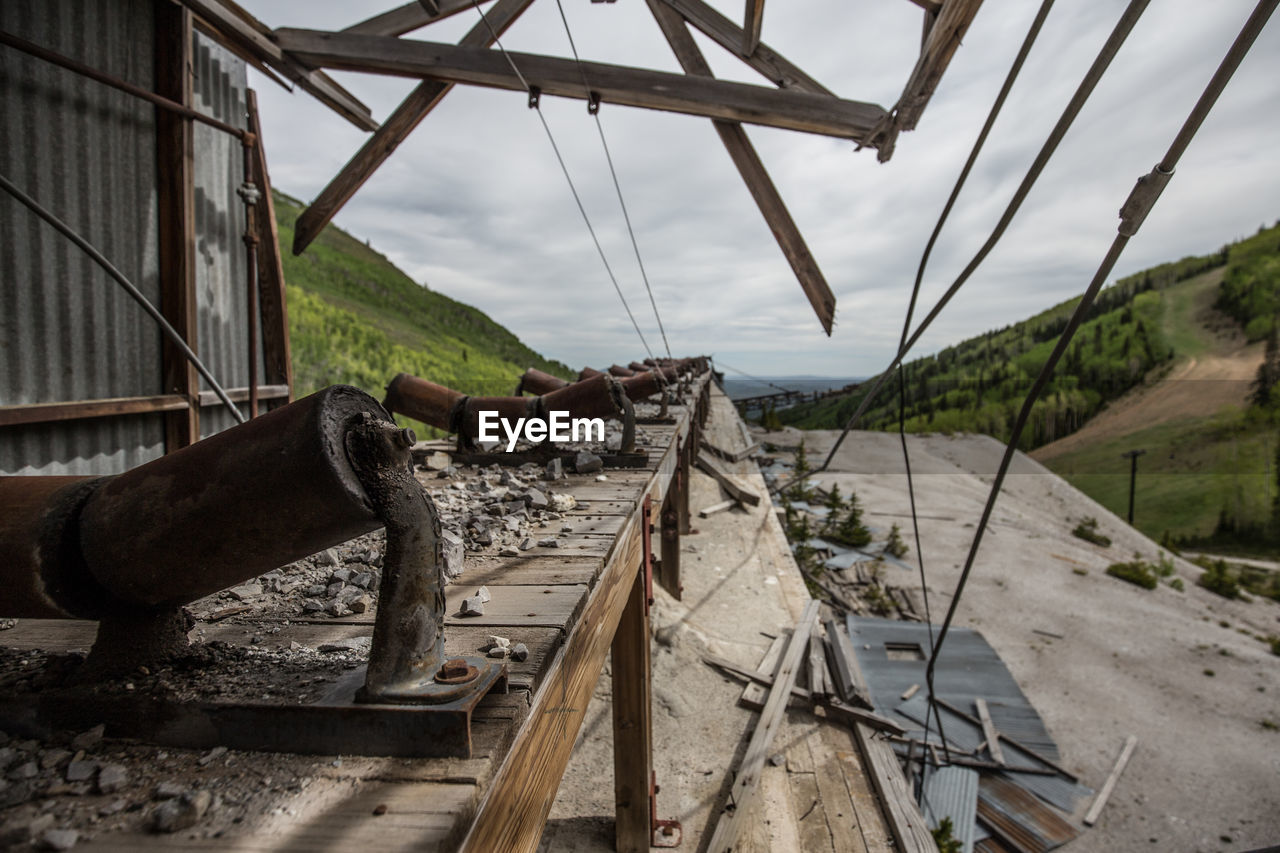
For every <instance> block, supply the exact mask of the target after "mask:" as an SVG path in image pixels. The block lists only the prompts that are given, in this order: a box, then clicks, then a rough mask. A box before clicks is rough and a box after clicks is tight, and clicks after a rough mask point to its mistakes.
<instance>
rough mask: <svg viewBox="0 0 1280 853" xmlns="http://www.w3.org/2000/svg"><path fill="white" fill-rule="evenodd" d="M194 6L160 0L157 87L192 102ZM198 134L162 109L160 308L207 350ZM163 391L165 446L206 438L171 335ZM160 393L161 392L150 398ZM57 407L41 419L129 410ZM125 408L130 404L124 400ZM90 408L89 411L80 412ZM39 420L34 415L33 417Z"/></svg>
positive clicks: (163, 344) (194, 387)
mask: <svg viewBox="0 0 1280 853" xmlns="http://www.w3.org/2000/svg"><path fill="white" fill-rule="evenodd" d="M191 26H192V19H191V13H190V12H189V11H187V10H186V9H184V8H182V7H181V6H175V5H174V4H172V3H156V4H155V90H156V94H158V95H163V96H164V97H166V98H169V99H170V100H172V101H177V102H178V103H179V104H182V105H183V106H185V107H190V106H191V68H192V66H193V64H194V60H193V59H192V53H191V51H192V45H191V39H192V36H191ZM194 150H195V149H194V136H193V131H192V126H191V122H190V121H188V120H187V119H185V118H183V117H181V116H179V115H176V114H175V113H172V112H170V111H169V110H165V109H159V108H157V109H156V167H157V168H156V188H157V191H156V195H157V207H158V214H159V215H158V216H157V217H156V223H157V247H158V251H159V256H160V257H159V264H160V270H159V272H160V312H161V313H162V314H163V315H164V318H165V319H166V320H168V321H169V324H170V325H171V326H173V328H174V331H176V332H177V333H178V335H180V336H181V337H182V339H183V340H184V341H186V343H187V345H188V346H189V347H191V349H192V350H193V351H195V352H199V351H200V350H199V347H198V344H197V340H196V332H197V329H198V328H199V326H198V324H197V319H196V267H195V264H196V239H195V195H194V192H195V191H194V186H195V184H194V175H195V171H194V166H193V158H194ZM160 365H161V366H160V370H161V382H162V387H161V390H162V391H163V392H164V394H165V395H166V396H170V397H171V398H172V397H176V399H178V400H181V401H182V405H181V406H177V407H175V406H172V405H169V406H168V407H167V408H164V409H150V410H149V411H165V412H168V414H167V415H166V416H165V428H164V446H165V451H166V452H169V453H171V452H173V451H175V450H178V449H180V448H183V447H186V446H188V445H191V444H195V443H196V442H197V441H199V440H200V409H199V407H198V406H197V405H196V394H197V393H198V392H199V390H200V376H199V374H198V373H197V372H196V369H195V367H194V366H192V364H191V362H189V361H188V360H187V358H186V356H184V355H183V353H182V351H181V350H179V349H178V348H177V347H175V346H174V345H173V344H172V343H171V342H170V341H169V339H168V338H165V337H163V336H161V341H160ZM144 399H151V400H154V399H155V398H144ZM76 405H77V404H74V403H73V404H71V405H70V407H68V408H62V409H58V410H56V413H55V411H54V410H51V409H48V408H46V409H45V411H44V413H43V414H44V416H43V417H41V418H40V419H41V420H69V419H75V418H79V417H101V416H104V415H112V414H126V413H127V412H126V411H124V410H121V411H111V409H112V408H113V407H112V406H110V405H108V406H106V407H105V408H104V407H103V406H101V405H97V406H95V405H93V404H92V403H91V404H90V405H88V406H84V407H81V408H79V409H77V408H76ZM120 405H121V406H123V408H124V409H128V408H129V406H130V405H140V404H137V403H135V404H125V403H121V404H120ZM77 412H85V413H88V414H77ZM40 414H41V413H40V411H39V410H28V411H27V412H26V416H27V417H36V416H37V415H40ZM28 422H31V421H28Z"/></svg>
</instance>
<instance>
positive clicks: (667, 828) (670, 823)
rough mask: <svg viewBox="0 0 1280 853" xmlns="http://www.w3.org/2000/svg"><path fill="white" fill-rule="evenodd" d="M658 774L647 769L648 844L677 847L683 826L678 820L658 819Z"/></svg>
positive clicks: (682, 836)
mask: <svg viewBox="0 0 1280 853" xmlns="http://www.w3.org/2000/svg"><path fill="white" fill-rule="evenodd" d="M658 790H659V788H658V774H657V773H655V772H654V771H652V770H651V771H649V830H650V831H649V846H651V847H679V846H680V842H681V841H683V840H684V827H683V826H681V825H680V821H678V820H658V818H657V814H658Z"/></svg>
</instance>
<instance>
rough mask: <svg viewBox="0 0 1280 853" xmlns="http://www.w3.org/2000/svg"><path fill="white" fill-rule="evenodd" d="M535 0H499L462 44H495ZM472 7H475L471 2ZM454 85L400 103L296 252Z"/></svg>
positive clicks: (299, 236)
mask: <svg viewBox="0 0 1280 853" xmlns="http://www.w3.org/2000/svg"><path fill="white" fill-rule="evenodd" d="M532 2H533V0H499V2H498V4H497V5H496V6H494V7H493V9H491V10H490V11H489V12H488V14H487V15H486V18H487V21H481V22H479V23H477V24H476V25H475V26H474V27H472V28H471V30H470V31H469V32H468V33H467V34H466V35H465V36H463V37H462V41H460V42H458V44H460V45H462V46H464V47H486V48H487V47H491V46H492V45H493V42H494V33H496V34H497V35H498V36H501V35H502V34H503V33H504V32H506V31H507V28H508V27H510V26H511V25H512V24H513V23H514V22H515V20H516V18H518V17H520V13H521V12H523V11H524V10H525V9H527V8H529V4H530V3H532ZM410 5H412V6H414V7H416V10H417V12H418V13H420V14H422V15H426V14H427V12H426V10H424V9H423V8H422V7H421V6H419V5H418V4H417V3H413V4H410ZM466 5H467V7H468V8H469V7H470V5H471V4H470V2H469V0H468V2H467V4H466ZM357 31H358V30H357V28H352V29H351V30H348V32H357ZM453 86H454V84H453V83H447V82H444V81H441V80H424V81H422V82H421V83H419V84H418V85H417V86H416V87H415V88H414V90H413V91H412V92H410V93H409V96H408V97H406V98H405V99H404V100H403V101H402V102H401V103H400V106H398V107H396V109H395V112H393V113H392V114H391V115H390V116H389V117H388V118H387V120H386V121H384V122H383V123H382V126H381V127H379V128H378V129H377V130H376V131H374V133H373V135H372V136H370V137H369V138H368V139H367V140H365V143H364V145H362V146H361V147H360V150H359V151H357V152H356V153H355V156H353V157H352V158H351V159H350V160H348V161H347V165H345V166H343V167H342V171H341V172H339V173H338V174H337V175H335V176H334V177H333V180H331V181H329V184H328V186H326V187H325V188H324V189H323V190H321V191H320V194H319V195H318V196H316V197H315V200H314V201H312V202H311V204H310V205H309V206H308V207H307V209H306V210H304V211H302V213H301V214H300V215H299V216H298V222H297V224H296V226H295V230H294V235H293V253H294V254H295V255H299V254H302V252H303V250H304V249H306V248H307V246H309V245H311V241H312V240H314V239H315V238H316V237H317V236H319V234H320V232H321V231H322V230H324V227H325V226H326V225H328V224H329V222H330V221H331V220H332V219H333V217H334V216H336V215H337V213H338V211H339V210H341V209H342V206H343V205H344V204H346V203H347V201H349V200H350V198H351V196H353V195H355V193H356V191H357V190H359V189H360V187H362V186H364V183H365V181H367V180H369V178H370V176H372V175H373V173H374V171H376V170H377V168H378V167H379V166H381V165H382V164H383V163H384V162H386V160H387V158H388V157H390V156H391V152H393V151H395V150H396V148H397V147H399V145H400V143H401V142H404V141H405V139H407V138H408V136H409V134H410V133H412V132H413V129H414V128H415V127H417V126H418V125H419V124H421V123H422V120H423V119H424V118H426V117H427V114H428V113H430V112H431V111H432V110H433V109H435V107H436V104H438V103H440V101H442V100H443V99H444V96H445V95H447V94H449V91H450V90H451V89H453Z"/></svg>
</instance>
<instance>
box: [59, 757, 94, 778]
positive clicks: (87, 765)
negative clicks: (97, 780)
mask: <svg viewBox="0 0 1280 853" xmlns="http://www.w3.org/2000/svg"><path fill="white" fill-rule="evenodd" d="M97 771H98V762H96V761H84V760H79V761H72V762H71V763H70V764H68V765H67V773H66V779H67V781H68V782H88V781H89V780H90V779H92V778H93V774H94V773H96V772H97Z"/></svg>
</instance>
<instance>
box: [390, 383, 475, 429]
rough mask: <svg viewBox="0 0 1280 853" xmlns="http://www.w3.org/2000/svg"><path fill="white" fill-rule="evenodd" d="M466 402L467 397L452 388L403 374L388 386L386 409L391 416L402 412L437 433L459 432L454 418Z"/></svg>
mask: <svg viewBox="0 0 1280 853" xmlns="http://www.w3.org/2000/svg"><path fill="white" fill-rule="evenodd" d="M466 399H467V395H466V394H463V393H461V392H458V391H454V390H453V389H452V388H446V387H444V386H443V385H437V384H435V383H434V382H428V381H427V380H425V379H419V378H418V377H417V376H413V375H411V374H408V373H400V374H397V375H396V377H395V378H394V379H392V380H391V382H390V384H388V385H387V396H386V398H385V399H384V400H383V401H382V405H383V407H384V408H386V410H387V411H388V412H398V413H399V414H402V415H407V416H408V417H411V418H413V419H414V420H417V421H422V422H423V423H424V424H429V425H431V426H433V427H436V428H437V429H443V430H448V431H449V432H456V431H457V430H456V429H455V428H454V418H455V416H456V413H457V411H458V410H459V408H460V407H461V406H462V404H463V402H464V401H465V400H466Z"/></svg>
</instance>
